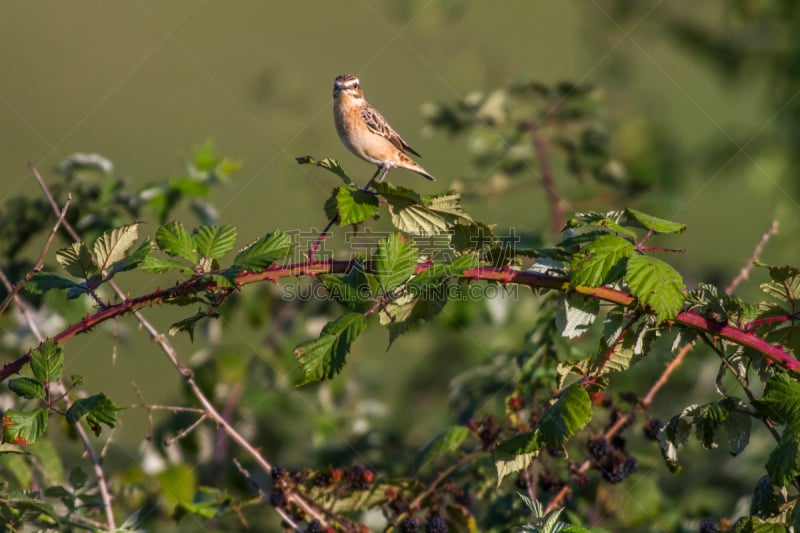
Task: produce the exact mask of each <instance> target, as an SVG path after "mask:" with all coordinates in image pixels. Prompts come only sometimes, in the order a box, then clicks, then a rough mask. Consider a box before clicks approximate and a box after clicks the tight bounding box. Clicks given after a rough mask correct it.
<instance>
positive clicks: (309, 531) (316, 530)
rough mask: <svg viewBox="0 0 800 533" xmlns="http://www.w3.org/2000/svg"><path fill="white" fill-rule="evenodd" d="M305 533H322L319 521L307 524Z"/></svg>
mask: <svg viewBox="0 0 800 533" xmlns="http://www.w3.org/2000/svg"><path fill="white" fill-rule="evenodd" d="M306 533H322V524H320V522H319V520H314V521H313V522H309V524H308V527H307V528H306Z"/></svg>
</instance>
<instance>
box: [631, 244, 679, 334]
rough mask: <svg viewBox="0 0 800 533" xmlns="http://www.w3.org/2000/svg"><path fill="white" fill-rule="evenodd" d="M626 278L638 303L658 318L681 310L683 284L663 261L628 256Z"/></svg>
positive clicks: (668, 317) (675, 272)
mask: <svg viewBox="0 0 800 533" xmlns="http://www.w3.org/2000/svg"><path fill="white" fill-rule="evenodd" d="M625 281H626V282H627V284H628V287H630V289H631V292H632V293H633V295H634V296H636V297H637V298H638V299H639V302H640V303H641V304H643V305H647V306H649V307H650V308H651V309H652V310H653V311H655V313H656V316H657V317H658V320H659V321H664V320H670V319H672V318H675V316H676V315H677V314H678V312H679V311H680V310H681V306H682V305H683V291H684V289H685V288H686V286H685V285H684V284H683V278H682V277H681V275H680V274H679V273H678V271H677V270H675V269H674V268H672V266H670V265H669V264H667V263H665V262H664V261H662V260H660V259H656V258H655V257H649V256H646V255H635V256H633V257H631V258H630V259H628V269H627V272H626V274H625Z"/></svg>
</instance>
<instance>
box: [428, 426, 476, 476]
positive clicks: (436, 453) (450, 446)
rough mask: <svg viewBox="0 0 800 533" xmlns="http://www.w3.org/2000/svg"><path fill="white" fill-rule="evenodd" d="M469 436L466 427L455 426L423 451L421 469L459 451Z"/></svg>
mask: <svg viewBox="0 0 800 533" xmlns="http://www.w3.org/2000/svg"><path fill="white" fill-rule="evenodd" d="M468 436H469V429H467V427H466V426H453V427H451V428H449V429H448V430H447V431H445V432H444V433H442V434H440V435H438V436H437V437H436V438H435V439H433V440H432V441H431V442H430V443H429V444H428V445H427V446H426V447H425V449H424V450H423V451H422V454H421V458H420V461H419V465H420V466H419V468H420V469H422V468H423V467H425V465H427V464H428V463H430V462H431V461H433V460H434V459H436V458H437V457H440V456H442V455H445V454H448V453H453V452H455V451H457V450H458V449H459V447H460V446H461V443H462V442H464V439H466V438H467V437H468Z"/></svg>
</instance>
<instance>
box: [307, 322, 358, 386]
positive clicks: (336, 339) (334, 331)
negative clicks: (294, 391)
mask: <svg viewBox="0 0 800 533" xmlns="http://www.w3.org/2000/svg"><path fill="white" fill-rule="evenodd" d="M366 327H367V319H366V317H364V316H363V315H362V314H360V313H347V314H345V315H343V316H341V317H339V318H338V319H336V320H334V321H333V322H329V323H328V324H327V325H326V326H325V327H324V328H322V332H321V333H320V336H319V338H317V339H315V340H312V341H307V342H304V343H302V344H300V345H298V346H297V348H295V350H294V354H295V356H296V357H297V361H298V363H299V364H300V367H301V368H302V370H303V380H302V381H301V382H300V383H298V385H305V384H307V383H311V382H314V381H319V380H321V379H325V378H327V379H331V378H332V377H333V376H335V375H336V374H338V373H339V372H341V370H342V368H343V367H344V362H345V358H346V357H347V354H348V353H349V352H350V346H351V345H352V344H353V342H354V341H355V340H356V338H358V336H359V335H360V334H361V333H362V332H363V331H364V329H366Z"/></svg>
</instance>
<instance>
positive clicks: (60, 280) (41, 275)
mask: <svg viewBox="0 0 800 533" xmlns="http://www.w3.org/2000/svg"><path fill="white" fill-rule="evenodd" d="M77 287H80V284H79V283H75V282H74V281H72V280H71V279H69V278H65V277H63V276H61V275H59V274H56V273H54V272H37V273H36V274H34V276H33V277H32V278H31V280H30V281H29V282H28V283H27V284H26V285H25V289H27V290H28V292H31V293H33V294H42V293H44V292H47V291H50V290H57V289H75V288H77Z"/></svg>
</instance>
